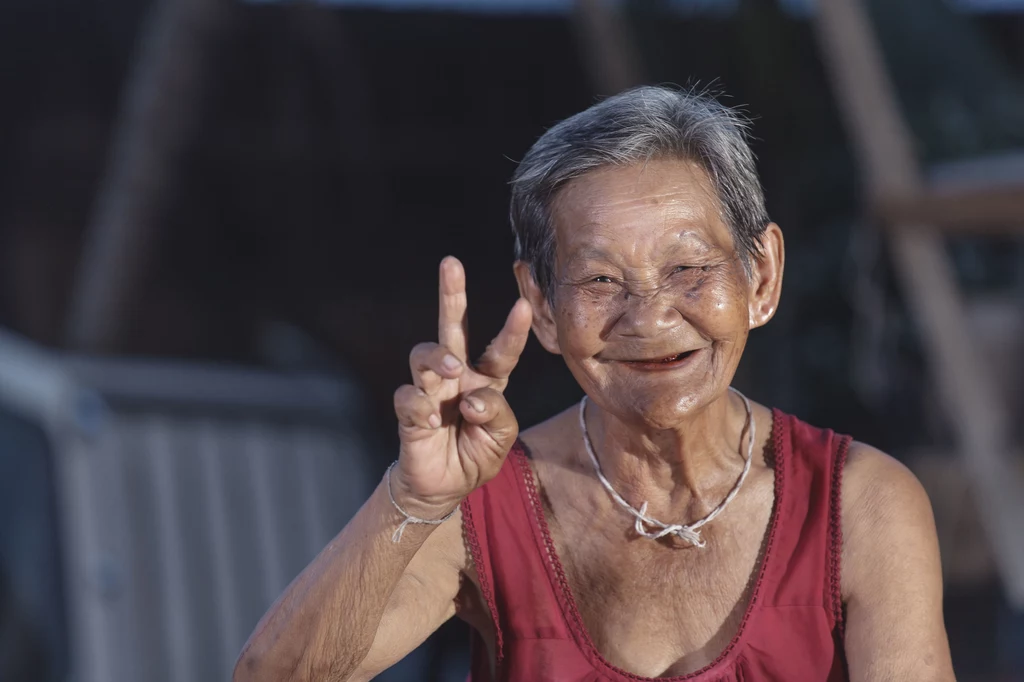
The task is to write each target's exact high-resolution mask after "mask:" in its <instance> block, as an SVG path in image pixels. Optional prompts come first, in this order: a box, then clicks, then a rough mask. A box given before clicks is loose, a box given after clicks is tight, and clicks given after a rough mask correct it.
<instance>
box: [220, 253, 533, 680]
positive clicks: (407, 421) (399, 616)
mask: <svg viewBox="0 0 1024 682" xmlns="http://www.w3.org/2000/svg"><path fill="white" fill-rule="evenodd" d="M438 296H439V301H438V303H439V313H438V343H421V344H419V345H418V346H416V347H415V348H414V349H413V351H412V353H411V354H410V356H409V368H410V369H411V371H412V380H413V383H411V384H407V385H405V386H402V387H401V388H399V389H398V391H396V392H395V415H396V416H397V417H398V436H399V440H400V442H401V447H400V449H399V455H398V462H397V463H396V466H395V467H394V468H393V469H392V470H391V471H392V474H391V476H390V478H389V477H385V479H384V480H383V481H382V482H381V484H380V485H379V486H377V490H376V491H374V493H373V495H372V496H371V497H370V499H369V500H367V502H366V504H364V505H363V507H362V508H361V509H360V510H359V513H358V514H356V516H355V518H353V519H352V521H351V522H350V523H349V524H348V525H347V526H345V529H344V530H342V531H341V533H340V534H339V535H338V537H336V538H335V539H334V540H333V541H332V542H331V543H330V544H329V545H328V546H327V547H326V548H325V549H324V550H323V551H322V552H321V553H320V556H318V557H317V558H316V559H314V560H313V563H311V564H310V565H309V566H308V567H307V568H306V570H304V571H303V572H302V573H301V574H300V575H299V577H298V578H296V579H295V581H294V582H293V583H292V584H291V585H290V586H289V587H288V589H287V590H286V591H285V593H284V595H283V596H282V597H281V598H280V599H278V601H277V603H276V604H274V606H272V607H271V609H270V611H269V612H268V613H267V615H265V616H264V617H263V620H262V621H260V624H259V625H258V626H257V628H256V631H255V632H254V633H253V634H252V636H251V637H250V638H249V642H248V643H247V644H246V646H245V649H244V650H243V651H242V654H241V656H240V657H239V660H238V663H237V664H236V665H235V674H234V682H352V681H354V680H363V679H369V678H370V677H372V676H373V675H376V674H377V673H378V672H380V671H381V670H384V669H385V668H387V667H388V666H389V665H391V664H392V663H394V662H396V661H398V659H400V658H401V657H402V656H404V655H405V654H406V653H408V652H409V651H411V650H412V649H413V648H414V647H415V646H416V645H417V644H419V643H420V642H422V641H423V640H424V639H425V638H426V637H427V635H429V634H430V633H431V632H433V631H434V630H435V629H437V628H438V626H440V625H441V623H443V622H444V621H446V620H447V619H448V618H450V617H451V616H452V614H453V613H454V610H455V606H454V599H455V597H456V595H457V594H458V591H459V576H460V572H461V571H462V569H463V568H464V567H465V564H466V555H465V550H464V549H463V544H462V532H461V530H462V529H461V526H462V524H461V519H460V518H458V516H457V515H456V516H455V517H453V518H451V519H449V520H448V521H447V522H445V523H443V524H441V525H439V526H436V525H427V524H422V523H412V524H409V525H406V526H404V528H402V530H401V531H400V532H398V533H395V531H396V530H398V529H399V528H400V526H401V525H402V522H403V520H405V517H404V516H403V515H402V514H400V513H399V512H398V511H397V510H396V509H395V505H394V504H392V503H391V499H390V498H389V489H388V484H389V482H390V494H391V495H394V497H395V500H396V504H397V505H398V506H400V507H402V509H404V510H405V511H406V512H407V513H409V514H411V515H412V516H414V517H417V518H418V519H427V520H430V519H440V518H443V517H444V515H445V514H446V513H448V511H449V510H452V509H456V508H457V507H458V505H459V502H461V501H462V500H463V499H465V497H466V496H467V495H469V493H470V492H471V491H473V490H475V489H476V488H479V487H480V486H482V485H484V484H485V483H486V482H487V481H489V480H491V479H492V478H494V476H495V475H497V473H498V471H499V470H500V469H501V466H502V463H503V462H504V461H505V457H506V456H507V455H508V452H509V450H510V449H511V448H512V444H513V442H514V441H515V439H516V436H517V435H518V434H519V424H518V423H517V422H516V418H515V415H514V414H512V409H511V408H510V407H509V405H508V403H507V402H506V401H505V398H504V396H503V395H502V391H504V389H505V386H506V385H507V384H508V377H509V374H511V372H512V370H513V369H514V368H515V366H516V363H517V362H518V361H519V355H520V353H522V352H523V347H524V346H525V345H526V339H527V336H528V335H529V333H530V321H531V310H530V305H529V303H527V302H526V301H519V302H517V303H516V304H515V305H514V306H513V307H512V311H511V312H510V313H509V315H508V319H507V320H506V322H505V326H504V327H503V328H502V330H501V332H500V333H499V334H498V336H497V337H495V339H494V340H493V341H492V342H491V344H490V345H489V346H488V347H487V350H486V351H484V354H483V356H482V357H481V358H480V360H478V361H477V363H476V364H475V365H471V364H470V363H469V360H468V358H467V348H468V342H467V339H466V273H465V271H464V270H463V268H462V264H461V263H460V262H459V261H458V260H457V259H455V258H446V259H445V260H443V261H442V262H441V268H440V285H439V291H438ZM393 533H394V536H393V535H392V534H393Z"/></svg>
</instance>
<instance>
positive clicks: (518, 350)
mask: <svg viewBox="0 0 1024 682" xmlns="http://www.w3.org/2000/svg"><path fill="white" fill-rule="evenodd" d="M532 320H533V309H532V308H531V307H530V302H529V301H528V300H526V299H525V298H521V299H519V300H518V301H516V304H515V305H514V306H512V310H511V311H509V314H508V318H507V319H506V320H505V326H504V327H502V329H501V332H499V333H498V335H497V336H496V337H495V338H494V340H493V341H491V343H490V345H489V346H487V350H485V351H484V354H483V356H482V357H481V358H480V360H479V361H478V362H477V364H476V369H477V371H478V372H480V373H481V374H485V375H487V376H489V377H493V378H495V379H508V376H509V375H510V374H511V373H512V370H513V369H515V368H516V364H518V363H519V356H520V355H522V353H523V349H524V348H525V347H526V340H527V339H528V338H529V336H530V323H531V322H532Z"/></svg>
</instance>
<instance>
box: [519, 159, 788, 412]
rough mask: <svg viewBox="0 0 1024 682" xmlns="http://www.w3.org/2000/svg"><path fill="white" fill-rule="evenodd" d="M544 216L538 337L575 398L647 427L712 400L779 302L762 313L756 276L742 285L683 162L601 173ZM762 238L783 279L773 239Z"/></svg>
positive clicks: (706, 198)
mask: <svg viewBox="0 0 1024 682" xmlns="http://www.w3.org/2000/svg"><path fill="white" fill-rule="evenodd" d="M553 216H554V223H555V231H556V234H555V237H556V245H557V246H556V267H555V278H554V279H555V282H554V287H555V288H554V292H553V293H554V296H553V306H547V307H546V310H545V313H544V314H543V315H541V316H540V319H539V321H538V323H537V324H536V325H535V330H536V331H537V335H538V337H539V338H540V340H541V342H542V343H543V344H544V345H545V347H547V348H548V350H551V351H553V352H557V353H561V354H562V355H563V356H564V358H565V362H566V364H567V365H568V366H569V369H570V371H571V372H572V373H573V375H574V376H575V377H576V380H577V381H578V382H579V383H580V385H581V386H582V387H583V389H584V390H585V391H586V392H587V393H588V394H589V395H590V396H591V397H592V398H593V399H594V400H595V401H596V402H598V403H599V404H600V405H601V406H602V407H603V408H604V409H606V410H609V411H611V412H612V413H614V414H616V415H617V416H619V417H620V418H623V419H626V420H628V421H634V422H643V423H645V424H647V425H649V426H651V427H654V428H671V427H672V426H674V425H675V424H677V423H679V421H680V419H681V418H683V417H685V416H686V415H687V414H689V413H692V412H693V411H695V410H697V409H700V408H701V407H703V406H704V405H706V404H708V403H709V402H711V400H713V399H714V398H715V397H717V396H719V395H721V394H722V393H723V392H724V391H725V390H726V388H727V387H728V385H729V383H730V382H731V381H732V377H733V374H734V373H735V371H736V367H737V365H738V364H739V361H740V356H741V355H742V353H743V348H744V346H745V344H746V341H747V334H748V333H749V330H750V329H751V328H752V327H753V326H757V325H758V324H763V323H764V322H766V321H767V318H769V317H770V316H771V314H773V313H774V310H775V306H776V304H777V300H778V295H777V291H774V292H767V293H768V294H769V295H768V298H769V299H770V300H768V301H767V303H768V305H767V308H766V307H765V306H764V303H765V301H764V300H762V299H764V298H765V294H766V291H765V290H764V289H765V284H766V283H765V281H764V280H765V273H764V272H763V270H764V267H763V266H762V264H759V263H757V264H755V263H752V266H753V268H752V270H753V274H752V275H748V272H747V270H746V268H745V267H744V264H743V261H742V259H741V257H740V254H739V252H738V251H737V249H736V246H735V244H734V242H733V238H732V234H731V232H730V230H729V228H728V226H727V225H726V224H725V223H724V222H723V221H722V218H721V216H720V209H719V203H718V199H717V197H716V195H715V192H714V190H713V189H712V187H711V183H710V181H709V179H708V177H707V175H706V174H705V173H704V171H703V170H701V169H700V168H699V167H698V166H697V165H695V164H693V163H691V162H688V161H681V160H654V161H650V162H648V163H646V164H643V165H636V166H615V167H608V168H604V169H599V170H596V171H594V172H591V173H588V174H587V175H584V176H582V177H580V178H577V179H576V180H574V181H572V182H571V183H569V184H568V185H567V186H566V187H565V188H564V189H563V190H562V191H561V192H560V193H559V195H558V196H557V197H556V200H555V204H554V207H553ZM769 233H770V236H771V238H772V239H774V238H776V237H777V239H778V245H777V247H778V248H777V249H776V248H774V247H773V245H770V244H769V245H767V246H768V249H767V250H768V251H773V252H774V251H778V254H777V256H778V258H775V256H776V254H774V253H771V254H766V255H768V256H770V257H772V258H775V260H777V261H778V262H777V266H778V267H777V270H778V272H777V276H776V277H774V279H776V280H779V281H781V269H782V268H781V233H779V231H778V228H777V227H776V226H774V225H772V226H770V229H769ZM520 282H521V284H522V274H520ZM769 285H770V286H769V288H774V289H776V290H777V289H778V282H776V283H774V284H772V283H769ZM535 306H536V302H535ZM766 310H767V315H765V312H766ZM762 318H763V319H762Z"/></svg>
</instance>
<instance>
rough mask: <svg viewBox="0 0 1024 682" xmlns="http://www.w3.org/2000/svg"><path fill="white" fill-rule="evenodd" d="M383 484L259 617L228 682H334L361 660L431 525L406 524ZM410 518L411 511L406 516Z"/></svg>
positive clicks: (383, 483) (384, 482)
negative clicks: (396, 535) (398, 538)
mask: <svg viewBox="0 0 1024 682" xmlns="http://www.w3.org/2000/svg"><path fill="white" fill-rule="evenodd" d="M386 485H387V479H386V478H385V480H384V481H382V482H381V484H380V485H378V486H377V489H376V490H375V491H374V492H373V494H372V495H371V496H370V498H369V499H368V500H367V501H366V502H365V503H364V504H363V506H362V507H361V508H360V510H359V512H358V513H357V514H356V515H355V517H353V519H352V520H351V521H350V522H349V523H348V524H347V525H346V526H345V528H344V529H343V530H342V531H341V532H340V533H339V534H338V535H337V536H336V537H335V538H334V539H333V540H332V541H331V542H330V544H328V545H327V547H325V548H324V550H323V551H322V552H320V554H319V555H318V556H317V557H316V559H314V560H313V562H312V563H310V564H309V566H307V567H306V568H305V570H303V572H302V573H301V574H299V576H298V577H297V578H296V579H295V580H294V581H292V583H291V585H289V586H288V588H287V589H286V590H285V592H284V594H282V595H281V597H280V598H279V599H278V600H277V602H275V604H274V605H273V606H272V607H271V608H270V610H269V611H268V612H267V613H266V615H264V616H263V618H262V619H261V620H260V622H259V624H258V625H257V626H256V629H255V631H254V632H253V634H252V635H251V636H250V637H249V641H248V642H247V643H246V645H245V648H244V649H243V650H242V653H241V655H240V656H239V659H238V662H237V663H236V665H235V672H234V677H233V680H234V682H327V681H330V682H342V681H343V680H347V679H349V678H350V677H351V676H352V674H353V672H354V671H355V670H356V669H357V668H358V666H359V664H360V663H361V662H362V660H363V658H364V657H365V656H366V655H367V653H368V652H369V650H370V647H371V645H372V644H373V640H374V635H375V634H376V631H377V627H378V625H379V624H380V620H381V616H382V614H383V613H384V609H385V607H386V606H387V604H388V599H389V598H390V596H391V593H392V592H393V591H394V589H395V586H396V584H397V583H398V581H399V579H400V578H401V577H402V574H403V572H404V571H405V569H406V567H407V566H408V564H409V562H410V560H411V559H412V558H413V556H414V555H415V554H416V551H417V550H418V549H419V548H420V547H421V546H422V544H423V543H424V541H425V540H426V539H427V538H428V537H429V536H430V534H431V532H432V531H433V530H434V529H435V528H437V526H431V525H422V524H411V525H409V526H407V527H406V528H405V530H404V532H403V534H402V538H401V541H400V542H398V543H395V542H392V533H393V532H394V531H395V529H396V528H397V527H398V525H399V524H400V523H401V522H402V520H403V517H402V516H401V515H400V514H399V513H398V512H397V511H396V510H395V508H394V507H393V506H392V505H391V502H390V500H389V499H388V490H387V488H386V487H385V486H386ZM410 513H414V512H410Z"/></svg>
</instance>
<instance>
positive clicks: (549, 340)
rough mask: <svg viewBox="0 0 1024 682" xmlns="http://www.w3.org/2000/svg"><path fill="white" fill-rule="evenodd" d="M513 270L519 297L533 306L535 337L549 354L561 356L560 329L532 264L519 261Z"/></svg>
mask: <svg viewBox="0 0 1024 682" xmlns="http://www.w3.org/2000/svg"><path fill="white" fill-rule="evenodd" d="M512 269H513V271H514V272H515V275H516V282H518V283H519V295H520V296H522V297H523V298H525V299H526V300H528V301H529V302H530V305H531V306H533V333H534V335H535V336H536V337H537V340H538V341H540V345H542V346H544V349H545V350H547V351H548V352H549V353H554V354H555V355H561V354H562V351H561V349H560V348H559V346H558V328H557V326H556V325H555V316H554V313H553V311H552V309H551V302H550V301H549V300H548V297H547V296H546V295H545V294H544V292H543V291H541V289H540V286H538V285H537V280H535V279H534V278H533V272H532V271H531V269H530V264H529V263H527V262H525V261H521V260H517V261H516V263H515V265H514V266H512Z"/></svg>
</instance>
